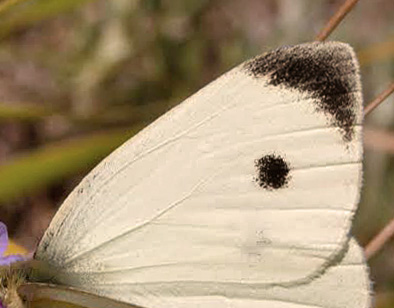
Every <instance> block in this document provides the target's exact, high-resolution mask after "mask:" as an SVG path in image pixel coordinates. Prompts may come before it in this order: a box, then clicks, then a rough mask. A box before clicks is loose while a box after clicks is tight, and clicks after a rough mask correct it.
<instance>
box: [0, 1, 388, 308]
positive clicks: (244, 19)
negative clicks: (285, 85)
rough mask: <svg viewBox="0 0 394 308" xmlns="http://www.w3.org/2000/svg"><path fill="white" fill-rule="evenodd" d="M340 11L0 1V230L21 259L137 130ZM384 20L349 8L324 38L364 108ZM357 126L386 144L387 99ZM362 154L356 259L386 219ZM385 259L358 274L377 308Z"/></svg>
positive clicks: (380, 70)
mask: <svg viewBox="0 0 394 308" xmlns="http://www.w3.org/2000/svg"><path fill="white" fill-rule="evenodd" d="M342 2H343V1H342V0H334V1H333V0H316V1H310V0H299V1H294V0H242V1H240V0H187V1H185V0H143V1H137V0H110V1H108V0H2V1H1V0H0V220H2V221H5V222H6V223H7V225H8V226H9V227H10V232H11V234H12V236H13V238H15V239H16V240H17V241H18V242H19V243H22V244H24V245H25V246H26V247H27V248H28V249H32V248H33V247H34V246H35V244H36V242H37V239H39V238H40V236H41V234H42V232H43V230H45V226H46V225H47V224H48V222H49V220H50V218H51V216H52V215H53V213H54V212H55V210H56V208H57V207H58V206H59V205H60V204H61V201H62V200H63V199H64V198H65V196H67V194H68V193H69V192H70V190H71V189H72V188H73V187H75V185H76V184H77V182H78V181H79V180H80V179H81V177H82V176H83V175H84V174H85V173H86V172H87V171H88V169H90V168H92V167H93V166H94V165H95V164H96V163H97V162H98V161H99V160H100V159H101V158H102V157H104V156H105V155H107V154H109V153H110V152H111V151H112V150H113V149H114V148H115V147H116V146H118V145H119V144H121V143H122V142H123V141H124V140H125V139H126V138H127V137H128V136H131V135H132V134H134V133H135V130H136V129H135V128H136V127H141V126H143V125H145V124H146V123H148V122H151V121H152V120H153V119H155V118H157V117H158V116H159V115H160V114H162V113H164V112H165V111H166V110H168V109H169V108H171V107H172V106H174V105H176V104H177V103H179V102H181V101H182V100H183V99H184V98H186V97H187V96H189V95H191V94H192V93H194V92H195V91H196V90H198V89H199V88H201V87H202V86H203V85H205V84H206V83H208V82H209V81H211V80H213V79H214V78H216V77H217V76H219V75H220V74H222V73H223V72H225V71H226V70H228V69H229V68H231V67H233V66H234V65H236V64H238V63H240V62H242V61H243V60H245V59H247V58H249V57H251V56H254V55H256V54H259V53H262V52H264V51H266V50H270V49H272V48H275V47H277V46H279V45H283V44H295V43H300V42H305V41H310V40H312V39H313V38H314V37H315V36H316V34H317V32H318V31H319V30H320V29H321V27H322V26H323V25H324V24H325V22H326V21H327V20H328V18H329V17H330V16H331V15H332V14H333V12H334V11H335V10H336V9H337V8H338V7H339V5H340V4H341V3H342ZM393 10H394V2H393V1H392V0H374V1H368V0H365V1H364V0H361V1H360V2H359V4H358V5H357V6H356V8H355V9H354V11H353V12H351V13H350V15H349V16H348V17H347V18H346V19H345V21H344V22H343V23H342V24H341V25H340V26H339V28H338V29H337V30H336V31H335V32H334V33H333V35H332V36H331V38H330V39H332V40H340V41H346V42H348V43H350V44H351V45H353V46H354V48H355V49H356V52H357V54H358V55H359V57H360V63H361V66H362V67H361V71H362V77H363V88H364V90H363V91H364V98H365V101H366V102H368V101H370V100H371V99H372V98H374V97H375V96H376V95H377V94H378V93H379V92H380V91H381V90H383V89H384V88H385V87H386V86H387V85H388V84H389V83H390V81H391V80H392V79H393V74H394V69H393V68H394V66H393V62H394V60H393V54H394V52H393V50H394V44H393V37H392V34H393V30H394V23H393V21H392V12H393ZM366 125H368V126H373V127H374V129H384V130H385V131H391V132H392V131H393V129H394V104H393V99H392V98H391V99H390V100H389V101H388V102H386V103H385V105H383V106H381V107H380V108H379V109H378V110H376V111H375V112H374V113H373V114H372V115H371V116H369V117H368V118H367V119H366ZM130 127H132V128H133V129H130ZM383 142H384V141H383ZM368 145H369V147H368V148H366V151H365V176H364V190H363V195H362V204H361V206H360V210H359V213H358V216H357V219H356V224H355V228H354V233H355V235H356V236H357V238H358V239H359V240H360V242H361V244H363V245H365V244H366V243H367V242H368V241H369V240H370V239H371V238H372V236H373V235H374V234H376V233H377V232H378V231H379V230H380V229H381V228H382V227H383V226H384V225H385V224H386V223H387V221H389V220H390V219H391V218H392V217H394V208H393V205H394V194H393V191H394V159H393V157H392V154H391V155H390V154H388V153H385V152H382V151H381V150H379V149H377V148H374V147H373V140H372V142H368ZM393 254H394V245H393V244H389V245H387V246H386V247H385V248H384V249H383V250H382V251H381V252H380V253H379V254H378V255H377V256H376V257H374V258H373V259H372V260H371V261H370V265H371V275H372V279H373V281H374V282H375V284H374V287H375V290H376V292H377V296H376V297H377V299H378V300H377V305H376V307H379V308H387V307H393V306H394V304H393V300H392V299H393V297H394V291H393V290H394V262H393V260H394V259H393V258H392V256H393Z"/></svg>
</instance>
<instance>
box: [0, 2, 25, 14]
mask: <svg viewBox="0 0 394 308" xmlns="http://www.w3.org/2000/svg"><path fill="white" fill-rule="evenodd" d="M25 1H28V0H3V1H2V2H0V14H2V13H3V12H6V11H7V10H9V9H10V8H12V7H13V6H14V5H16V4H18V3H21V2H25Z"/></svg>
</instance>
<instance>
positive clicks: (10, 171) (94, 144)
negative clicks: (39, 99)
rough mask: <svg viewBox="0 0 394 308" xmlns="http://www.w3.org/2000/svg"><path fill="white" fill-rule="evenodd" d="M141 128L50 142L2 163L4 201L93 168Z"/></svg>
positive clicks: (1, 196)
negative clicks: (50, 143)
mask: <svg viewBox="0 0 394 308" xmlns="http://www.w3.org/2000/svg"><path fill="white" fill-rule="evenodd" d="M140 128H141V127H140V126H139V127H133V128H131V129H129V130H120V131H119V130H118V131H112V132H106V133H101V134H95V135H93V136H89V137H83V138H79V139H76V140H71V141H64V142H61V143H57V144H53V145H49V146H46V147H44V148H41V149H38V150H35V151H32V152H30V153H27V154H26V155H24V156H21V157H19V158H17V159H15V160H14V161H12V162H9V163H8V164H5V165H3V166H0V202H2V203H4V202H6V201H10V200H12V199H14V198H16V197H20V196H22V195H25V194H27V193H31V192H32V191H34V190H37V189H39V188H42V187H45V186H48V185H50V184H53V183H56V182H59V181H60V180H62V179H64V178H66V177H68V176H70V175H73V174H76V173H78V172H80V171H82V170H86V169H88V168H92V167H93V166H94V165H96V164H97V163H98V162H99V161H100V160H102V159H103V158H104V157H105V156H107V155H108V154H109V153H110V152H112V151H113V150H114V149H115V148H117V147H118V146H119V145H121V144H122V143H123V142H125V141H126V140H127V139H129V138H130V137H131V136H132V135H134V134H135V133H136V132H137V131H138V130H139V129H140Z"/></svg>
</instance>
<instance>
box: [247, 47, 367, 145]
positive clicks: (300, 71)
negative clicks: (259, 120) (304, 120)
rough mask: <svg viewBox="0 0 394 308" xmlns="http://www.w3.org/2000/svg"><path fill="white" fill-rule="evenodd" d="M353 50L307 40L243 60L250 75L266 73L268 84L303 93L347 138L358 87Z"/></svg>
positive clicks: (353, 123) (355, 108)
mask: <svg viewBox="0 0 394 308" xmlns="http://www.w3.org/2000/svg"><path fill="white" fill-rule="evenodd" d="M355 59H356V58H355V56H354V52H353V50H352V49H351V47H350V46H348V45H347V44H344V43H336V42H329V43H318V42H315V43H307V44H301V45H296V46H286V47H281V48H278V49H276V50H274V51H272V52H269V53H266V54H263V55H261V56H259V57H257V58H255V59H252V60H250V61H248V62H246V63H245V65H244V68H245V69H246V71H247V72H248V73H249V74H251V75H253V76H254V77H260V76H263V75H268V76H269V77H270V80H269V82H268V83H269V84H271V85H274V86H278V85H284V86H286V87H291V88H294V89H298V90H300V91H302V92H306V93H307V94H309V95H310V96H311V97H312V98H314V99H316V103H317V110H318V111H322V112H324V113H325V114H326V115H330V118H331V121H332V124H333V125H335V126H336V127H338V128H339V129H340V131H341V133H342V135H343V138H344V140H345V141H351V140H352V138H353V135H354V125H355V123H356V110H357V107H359V106H358V102H357V100H358V97H357V95H359V92H360V91H361V90H360V88H361V86H360V81H359V69H358V64H357V62H356V60H355Z"/></svg>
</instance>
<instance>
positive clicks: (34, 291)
mask: <svg viewBox="0 0 394 308" xmlns="http://www.w3.org/2000/svg"><path fill="white" fill-rule="evenodd" d="M18 293H19V294H20V296H21V297H22V298H23V300H24V301H25V302H26V303H28V305H27V307H29V308H142V307H138V306H135V305H130V304H126V303H122V302H119V301H115V300H111V299H109V298H105V297H101V296H97V295H94V294H91V293H87V292H84V291H81V290H77V289H73V288H70V287H65V286H58V285H51V284H46V283H25V284H23V285H21V286H20V287H19V289H18Z"/></svg>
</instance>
